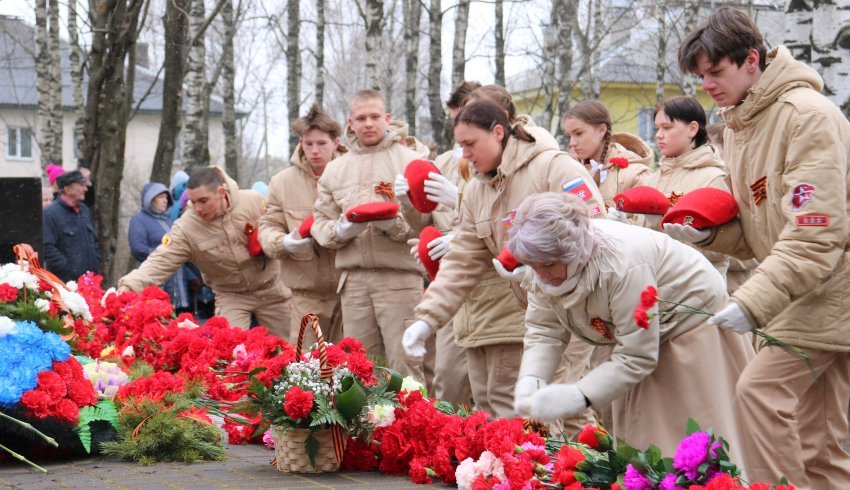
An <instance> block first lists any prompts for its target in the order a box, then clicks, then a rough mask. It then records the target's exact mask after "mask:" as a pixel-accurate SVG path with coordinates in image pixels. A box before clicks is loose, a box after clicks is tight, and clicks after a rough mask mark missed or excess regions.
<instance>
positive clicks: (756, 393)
mask: <svg viewBox="0 0 850 490" xmlns="http://www.w3.org/2000/svg"><path fill="white" fill-rule="evenodd" d="M806 353H807V354H808V355H809V359H810V360H811V362H812V365H813V366H814V369H815V373H816V374H817V379H815V377H814V375H813V374H812V372H811V370H810V369H809V368H808V367H807V366H806V364H805V363H804V362H803V361H801V360H799V359H797V358H796V357H794V356H792V355H791V354H789V353H787V352H785V351H784V350H783V349H782V348H780V347H775V346H769V347H765V348H763V349H762V350H761V351H760V352H759V353H758V355H757V356H756V358H755V359H754V360H753V361H752V362H751V363H750V364H749V365H748V366H747V368H746V369H745V370H744V372H743V373H742V374H741V379H740V380H739V381H738V385H737V387H736V395H737V400H738V406H739V410H740V416H741V423H742V424H743V427H745V428H746V430H745V431H744V433H743V436H744V437H743V438H742V439H744V450H745V454H744V465H745V467H746V469H747V472H748V475H749V477H750V481H771V482H774V483H776V482H778V481H779V478H780V477H781V476H786V477H788V480H789V481H790V482H791V483H792V484H794V486H795V487H797V488H798V489H799V490H830V489H833V490H839V489H840V490H844V489H848V488H850V455H848V454H847V452H846V451H845V450H844V444H845V442H846V441H847V405H848V399H850V353H847V352H826V351H815V350H808V349H806Z"/></svg>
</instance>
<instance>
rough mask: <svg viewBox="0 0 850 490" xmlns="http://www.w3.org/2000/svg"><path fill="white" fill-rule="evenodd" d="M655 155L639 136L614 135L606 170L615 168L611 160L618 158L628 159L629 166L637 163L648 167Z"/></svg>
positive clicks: (627, 134)
mask: <svg viewBox="0 0 850 490" xmlns="http://www.w3.org/2000/svg"><path fill="white" fill-rule="evenodd" d="M654 155H655V154H654V153H653V151H652V148H651V147H650V146H649V144H648V143H647V142H646V141H644V140H642V139H641V138H640V137H639V136H637V135H634V134H632V133H612V134H611V147H610V149H609V150H608V155H607V157H606V160H607V161H606V162H605V169H610V168H611V167H612V166H613V164H612V163H611V159H612V158H618V157H619V158H625V159H627V160H628V161H629V165H634V164H636V163H637V164H641V165H644V166H647V167H648V166H649V164H650V163H651V162H652V159H653V157H654Z"/></svg>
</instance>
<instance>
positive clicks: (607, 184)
mask: <svg viewBox="0 0 850 490" xmlns="http://www.w3.org/2000/svg"><path fill="white" fill-rule="evenodd" d="M612 158H625V159H627V160H628V161H629V166H628V167H626V168H619V167H616V166H614V164H613V163H611V159H612ZM652 160H653V153H652V148H650V147H649V145H647V144H646V142H645V141H643V140H642V139H640V138H638V137H637V136H635V135H633V134H630V133H614V134H612V135H611V145H610V146H609V147H608V153H607V154H606V155H605V162H604V163H603V168H604V170H605V171H606V172H607V175H606V177H605V180H604V181H603V180H602V172H598V171H597V172H592V175H593V180H594V182H596V185H597V186H599V191H600V192H602V197H603V198H604V199H605V206H606V207H611V206H614V197H615V196H616V195H617V194H619V193H621V192H623V191H625V190H627V189H631V188H632V187H636V186H639V185H645V184H644V180H645V179H646V178H647V177H648V176H649V173H650V169H649V165H651V164H652ZM585 168H587V171H588V172H591V171H592V166H591V164H589V163H588V164H585Z"/></svg>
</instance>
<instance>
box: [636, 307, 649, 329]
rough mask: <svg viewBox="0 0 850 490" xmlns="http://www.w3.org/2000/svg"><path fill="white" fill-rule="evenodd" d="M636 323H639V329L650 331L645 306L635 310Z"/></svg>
mask: <svg viewBox="0 0 850 490" xmlns="http://www.w3.org/2000/svg"><path fill="white" fill-rule="evenodd" d="M635 323H637V326H638V328H642V329H644V330H649V315H648V314H647V313H646V310H645V309H644V308H643V306H638V307H637V308H635Z"/></svg>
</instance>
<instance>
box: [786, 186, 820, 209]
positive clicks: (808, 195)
mask: <svg viewBox="0 0 850 490" xmlns="http://www.w3.org/2000/svg"><path fill="white" fill-rule="evenodd" d="M814 197H815V186H813V185H812V184H806V183H801V184H797V185H796V186H795V187H794V191H793V192H791V211H792V212H795V211H799V210H800V209H802V208H803V206H805V205H806V203H807V202H809V201H811V200H812V198H814Z"/></svg>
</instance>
